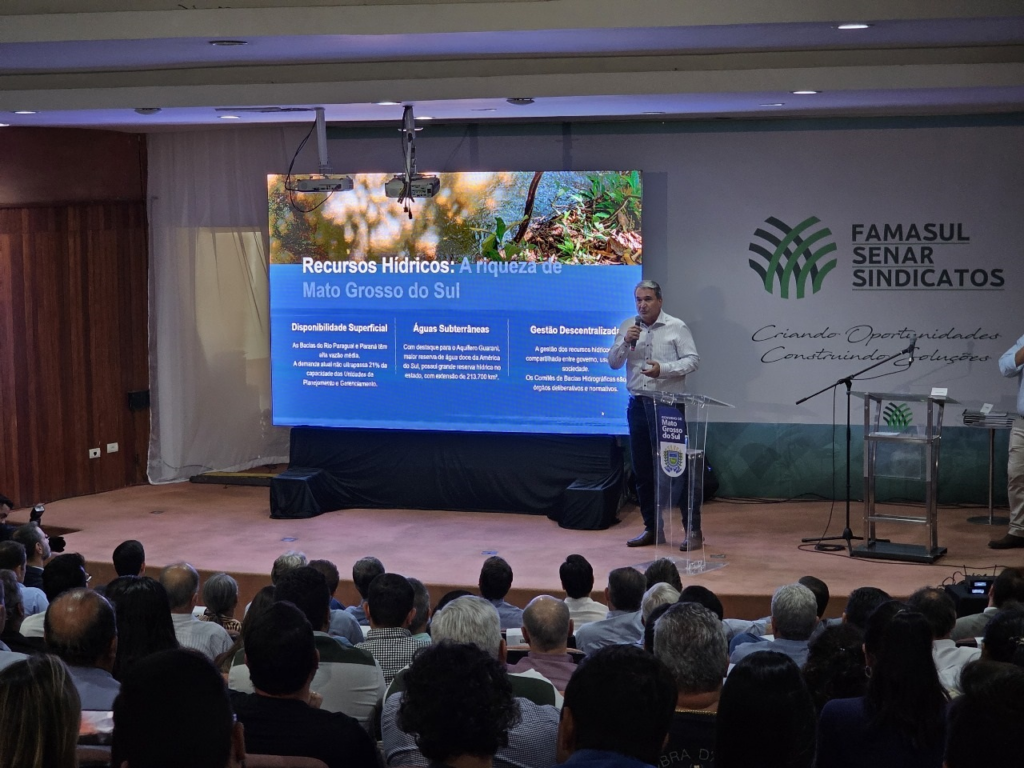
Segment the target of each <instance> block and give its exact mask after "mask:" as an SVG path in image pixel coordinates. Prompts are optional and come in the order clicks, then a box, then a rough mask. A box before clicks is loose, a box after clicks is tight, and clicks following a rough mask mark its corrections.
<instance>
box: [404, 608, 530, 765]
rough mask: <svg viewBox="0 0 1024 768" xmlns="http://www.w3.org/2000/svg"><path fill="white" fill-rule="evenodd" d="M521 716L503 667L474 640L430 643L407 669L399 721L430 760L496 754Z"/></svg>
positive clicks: (451, 761) (451, 760) (439, 761)
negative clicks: (473, 641)
mask: <svg viewBox="0 0 1024 768" xmlns="http://www.w3.org/2000/svg"><path fill="white" fill-rule="evenodd" d="M463 599H464V598H463ZM488 607H490V608H491V609H492V610H493V606H488ZM519 719H520V715H519V706H518V704H517V703H516V699H515V694H514V693H513V692H512V684H511V683H510V682H509V678H508V673H507V672H506V671H505V667H504V665H503V664H502V663H501V662H499V661H498V660H497V659H495V658H494V657H493V656H491V655H490V654H488V653H486V652H485V651H483V650H481V649H480V648H479V647H478V646H476V645H474V644H472V643H453V642H447V641H446V642H442V643H438V644H435V645H431V646H428V647H426V648H424V649H423V650H422V651H420V652H419V653H418V654H417V655H416V657H415V658H414V659H413V662H412V664H411V665H410V666H409V668H408V669H407V670H406V672H405V692H404V694H403V695H402V703H401V706H400V707H399V710H398V725H399V727H400V728H401V729H402V730H403V731H405V732H406V733H409V734H412V735H413V736H414V737H415V739H416V746H417V747H419V750H420V752H421V753H422V754H423V756H424V757H425V758H427V759H428V760H430V761H431V763H434V764H438V765H445V764H446V765H453V764H455V761H456V760H457V759H458V758H460V757H463V756H471V757H474V758H481V759H488V758H492V757H493V756H494V754H495V753H496V752H497V751H498V750H499V749H500V748H501V747H504V746H507V745H508V731H509V729H510V728H513V727H514V726H516V725H517V724H518V723H519Z"/></svg>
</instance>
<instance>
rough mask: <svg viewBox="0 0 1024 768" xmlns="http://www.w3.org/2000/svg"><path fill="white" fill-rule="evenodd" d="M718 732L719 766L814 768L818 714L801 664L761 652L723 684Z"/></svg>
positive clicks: (738, 767)
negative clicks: (802, 676) (801, 675)
mask: <svg viewBox="0 0 1024 768" xmlns="http://www.w3.org/2000/svg"><path fill="white" fill-rule="evenodd" d="M715 727H716V735H715V765H716V766H717V768H749V766H753V765H756V766H761V767H763V768H776V767H777V768H810V767H811V766H812V765H814V750H815V736H816V733H815V732H816V728H817V713H816V712H815V711H814V703H813V702H812V701H811V694H810V693H809V692H808V691H807V686H806V685H804V681H803V678H801V677H800V670H799V668H798V667H797V665H796V663H795V662H794V661H793V660H792V659H791V658H789V657H788V656H786V655H784V654H781V653H778V652H776V651H758V652H757V653H752V654H750V655H749V656H747V657H745V658H744V659H743V660H742V661H740V663H739V664H737V665H736V666H735V667H734V668H733V670H732V672H730V673H729V677H727V678H726V680H725V685H724V686H722V695H721V698H720V699H719V702H718V717H717V723H716V726H715Z"/></svg>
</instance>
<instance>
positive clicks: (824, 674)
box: [803, 622, 868, 712]
mask: <svg viewBox="0 0 1024 768" xmlns="http://www.w3.org/2000/svg"><path fill="white" fill-rule="evenodd" d="M803 675H804V682H805V683H807V688H808V690H809V691H810V692H811V698H812V699H814V706H815V708H816V709H817V710H818V711H819V712H821V708H822V707H823V706H825V704H826V703H827V702H829V701H831V700H832V699H848V698H853V697H855V696H863V695H864V691H865V689H866V688H867V682H868V679H867V677H866V676H865V675H864V635H863V634H862V633H861V631H860V630H859V629H857V627H855V626H853V624H850V623H848V622H847V623H843V624H837V625H835V626H833V627H826V628H825V630H824V631H823V632H822V633H821V634H820V635H818V636H817V637H816V638H814V639H813V640H811V643H810V645H809V646H808V652H807V663H806V664H804V668H803Z"/></svg>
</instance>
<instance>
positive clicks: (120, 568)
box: [112, 539, 146, 576]
mask: <svg viewBox="0 0 1024 768" xmlns="http://www.w3.org/2000/svg"><path fill="white" fill-rule="evenodd" d="M112 560H113V561H114V573H116V574H117V575H118V576H142V575H144V574H145V573H146V550H145V548H143V546H142V542H141V541H136V540H135V539H128V541H122V542H121V543H120V544H118V545H117V546H116V547H115V548H114V555H113V557H112Z"/></svg>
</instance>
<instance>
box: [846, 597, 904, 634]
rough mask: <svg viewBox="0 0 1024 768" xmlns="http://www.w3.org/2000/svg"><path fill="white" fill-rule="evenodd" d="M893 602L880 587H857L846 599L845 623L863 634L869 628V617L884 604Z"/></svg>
mask: <svg viewBox="0 0 1024 768" xmlns="http://www.w3.org/2000/svg"><path fill="white" fill-rule="evenodd" d="M890 600H892V598H891V597H889V594H888V593H887V592H884V591H882V590H881V589H879V588H878V587H857V589H855V590H853V592H851V593H850V596H849V597H848V598H847V599H846V609H845V610H844V611H843V621H844V622H846V623H847V624H853V626H855V627H856V628H857V629H859V630H860V631H861V632H863V631H864V630H865V629H867V626H868V616H870V615H871V614H872V613H873V612H874V610H875V609H876V608H877V607H878V606H880V605H881V604H882V603H887V602H889V601H890Z"/></svg>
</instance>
